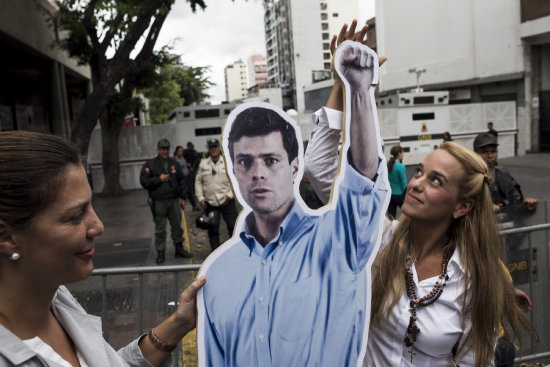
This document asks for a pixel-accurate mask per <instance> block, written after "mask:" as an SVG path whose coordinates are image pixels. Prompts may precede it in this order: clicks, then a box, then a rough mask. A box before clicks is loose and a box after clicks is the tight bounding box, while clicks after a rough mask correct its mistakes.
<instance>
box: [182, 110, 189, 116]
mask: <svg viewBox="0 0 550 367" xmlns="http://www.w3.org/2000/svg"><path fill="white" fill-rule="evenodd" d="M189 116H191V114H190V113H189V111H183V117H189Z"/></svg>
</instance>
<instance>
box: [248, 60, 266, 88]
mask: <svg viewBox="0 0 550 367" xmlns="http://www.w3.org/2000/svg"><path fill="white" fill-rule="evenodd" d="M246 69H247V71H248V86H247V87H248V88H251V87H254V86H255V85H261V84H266V83H267V59H266V58H265V56H263V55H260V54H256V55H252V56H250V57H249V58H248V59H247V60H246Z"/></svg>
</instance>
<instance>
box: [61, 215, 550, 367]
mask: <svg viewBox="0 0 550 367" xmlns="http://www.w3.org/2000/svg"><path fill="white" fill-rule="evenodd" d="M545 217H546V215H545ZM503 227H506V222H505V223H504V225H503ZM549 229H550V223H546V224H538V225H532V226H525V227H520V228H511V229H506V230H502V231H501V235H502V238H503V243H504V248H505V254H504V260H505V263H506V265H507V267H508V269H509V270H510V273H511V275H512V277H513V279H514V284H515V285H516V287H518V288H520V289H522V290H523V291H525V292H526V293H528V294H529V296H530V297H531V299H532V301H533V309H532V311H531V312H530V314H529V317H530V321H531V323H532V324H533V325H535V327H536V328H537V329H538V332H539V336H540V343H539V344H538V345H535V344H534V342H533V341H532V340H531V339H530V338H529V337H527V338H524V339H527V343H524V351H525V353H527V354H524V355H522V356H519V358H517V359H516V362H549V361H550V330H547V329H550V327H548V326H550V312H548V305H550V284H549V283H550V274H549V271H550V270H549V268H550V252H549V249H548V248H549V246H550V242H549V240H548V230H549ZM199 268H200V265H199V264H193V265H172V266H160V267H158V266H154V267H153V266H148V267H124V268H105V269H96V270H94V271H93V273H92V277H91V278H90V280H89V281H86V282H88V284H85V285H84V286H81V287H80V288H79V287H71V291H72V292H73V294H75V297H76V298H77V299H78V300H79V302H80V303H81V304H82V305H83V307H84V308H85V309H86V310H87V311H88V312H90V313H92V314H96V315H98V316H101V317H102V320H103V325H104V334H105V338H106V339H107V340H108V341H109V342H110V343H111V344H112V345H113V346H114V347H115V348H117V347H121V346H123V345H125V344H126V343H127V342H129V341H130V340H132V339H133V338H135V337H136V336H137V335H141V334H142V333H143V332H144V330H148V329H149V328H151V327H153V326H154V325H156V324H157V323H158V322H160V321H161V320H162V319H164V318H165V317H167V316H168V315H170V314H171V313H172V312H173V311H174V310H175V307H176V306H177V301H178V298H179V294H180V293H181V291H182V290H183V289H184V288H185V287H186V286H187V285H188V284H189V283H190V282H191V281H192V279H193V278H194V277H195V274H194V273H193V272H196V271H198V270H199ZM124 276H127V277H128V276H130V278H126V279H123V278H121V277H124ZM147 276H149V278H147ZM111 277H112V278H118V279H116V280H113V285H112V286H108V278H111ZM184 278H185V279H184ZM98 280H100V281H99V282H98ZM86 282H81V283H86ZM145 289H147V292H145ZM129 290H130V291H129ZM90 292H96V294H95V295H93V294H91V293H90ZM97 293H100V296H99V294H97ZM98 301H100V304H99V305H98ZM125 316H126V317H125ZM136 318H137V320H136ZM121 320H122V321H121ZM117 329H122V332H121V330H117ZM117 335H118V338H117ZM179 353H181V348H178V349H177V355H176V356H175V358H174V360H175V361H181V355H180V354H179ZM192 353H193V351H192Z"/></svg>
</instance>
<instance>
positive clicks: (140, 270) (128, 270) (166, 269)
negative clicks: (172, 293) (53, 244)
mask: <svg viewBox="0 0 550 367" xmlns="http://www.w3.org/2000/svg"><path fill="white" fill-rule="evenodd" d="M199 268H200V264H191V265H167V266H141V267H138V266H133V267H123V268H104V269H95V270H94V271H93V272H92V276H101V297H102V301H101V303H102V305H101V318H102V320H104V319H105V316H106V313H107V307H106V305H107V276H109V275H122V274H137V275H138V277H139V280H138V292H139V293H138V308H139V313H138V315H139V333H140V334H142V333H143V294H144V293H143V274H146V273H170V272H172V273H173V274H174V283H175V284H174V288H175V289H176V290H178V289H179V272H181V271H194V270H199ZM176 299H177V298H176Z"/></svg>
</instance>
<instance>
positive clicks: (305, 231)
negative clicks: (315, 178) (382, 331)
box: [198, 164, 388, 367]
mask: <svg viewBox="0 0 550 367" xmlns="http://www.w3.org/2000/svg"><path fill="white" fill-rule="evenodd" d="M345 168H346V169H345V178H344V180H343V181H342V183H341V184H340V187H339V192H338V201H337V204H336V208H335V209H333V210H329V211H326V212H325V213H323V214H322V215H319V216H312V215H308V214H306V213H305V212H304V211H303V210H302V208H301V206H300V204H299V203H296V202H295V203H294V206H293V207H292V209H291V211H290V212H289V213H288V215H287V216H286V218H285V220H284V221H283V223H282V224H281V230H280V234H279V236H278V238H276V239H275V240H274V241H272V242H271V243H269V244H267V245H266V246H265V248H264V247H262V246H261V245H260V244H259V243H258V242H257V241H256V239H255V238H254V237H253V236H252V235H250V231H249V229H248V228H249V226H250V225H253V219H254V217H253V216H252V214H250V215H249V216H248V218H247V220H246V224H245V226H244V231H242V232H241V233H240V236H239V237H237V236H235V237H234V238H232V239H231V240H230V243H227V244H226V245H224V247H222V249H220V250H222V251H224V252H223V253H221V255H220V256H218V257H217V258H215V260H214V261H213V262H211V263H209V264H206V265H205V269H203V274H204V273H205V274H206V277H207V279H208V281H207V283H206V285H205V287H204V290H203V292H204V293H203V295H204V306H205V315H204V323H203V324H202V325H199V328H203V330H202V331H200V330H199V334H198V335H199V337H200V336H201V335H204V340H203V341H202V342H203V343H204V349H203V353H204V355H202V356H200V357H202V358H204V359H205V364H204V365H205V366H215V367H219V366H239V367H243V366H260V367H267V366H285V367H287V366H295V367H296V366H331V367H334V366H338V367H341V366H354V365H356V364H357V360H358V356H359V352H360V349H361V341H362V336H363V331H364V327H365V309H366V305H367V301H366V289H367V272H366V263H367V261H368V260H369V257H370V255H371V254H373V250H374V248H375V245H377V238H378V232H379V229H380V222H381V221H383V218H384V212H385V210H386V209H385V205H384V202H385V198H386V196H387V195H388V189H387V187H385V184H384V180H383V179H382V177H383V176H382V175H383V174H385V167H384V165H383V164H382V165H379V169H378V175H377V177H378V178H377V179H376V181H374V182H373V181H371V180H369V179H368V178H366V177H364V176H362V175H360V174H359V173H358V172H357V171H355V169H353V168H352V167H351V166H350V165H349V164H348V165H347V166H346V167H345ZM200 342H201V341H200V340H199V343H200Z"/></svg>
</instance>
